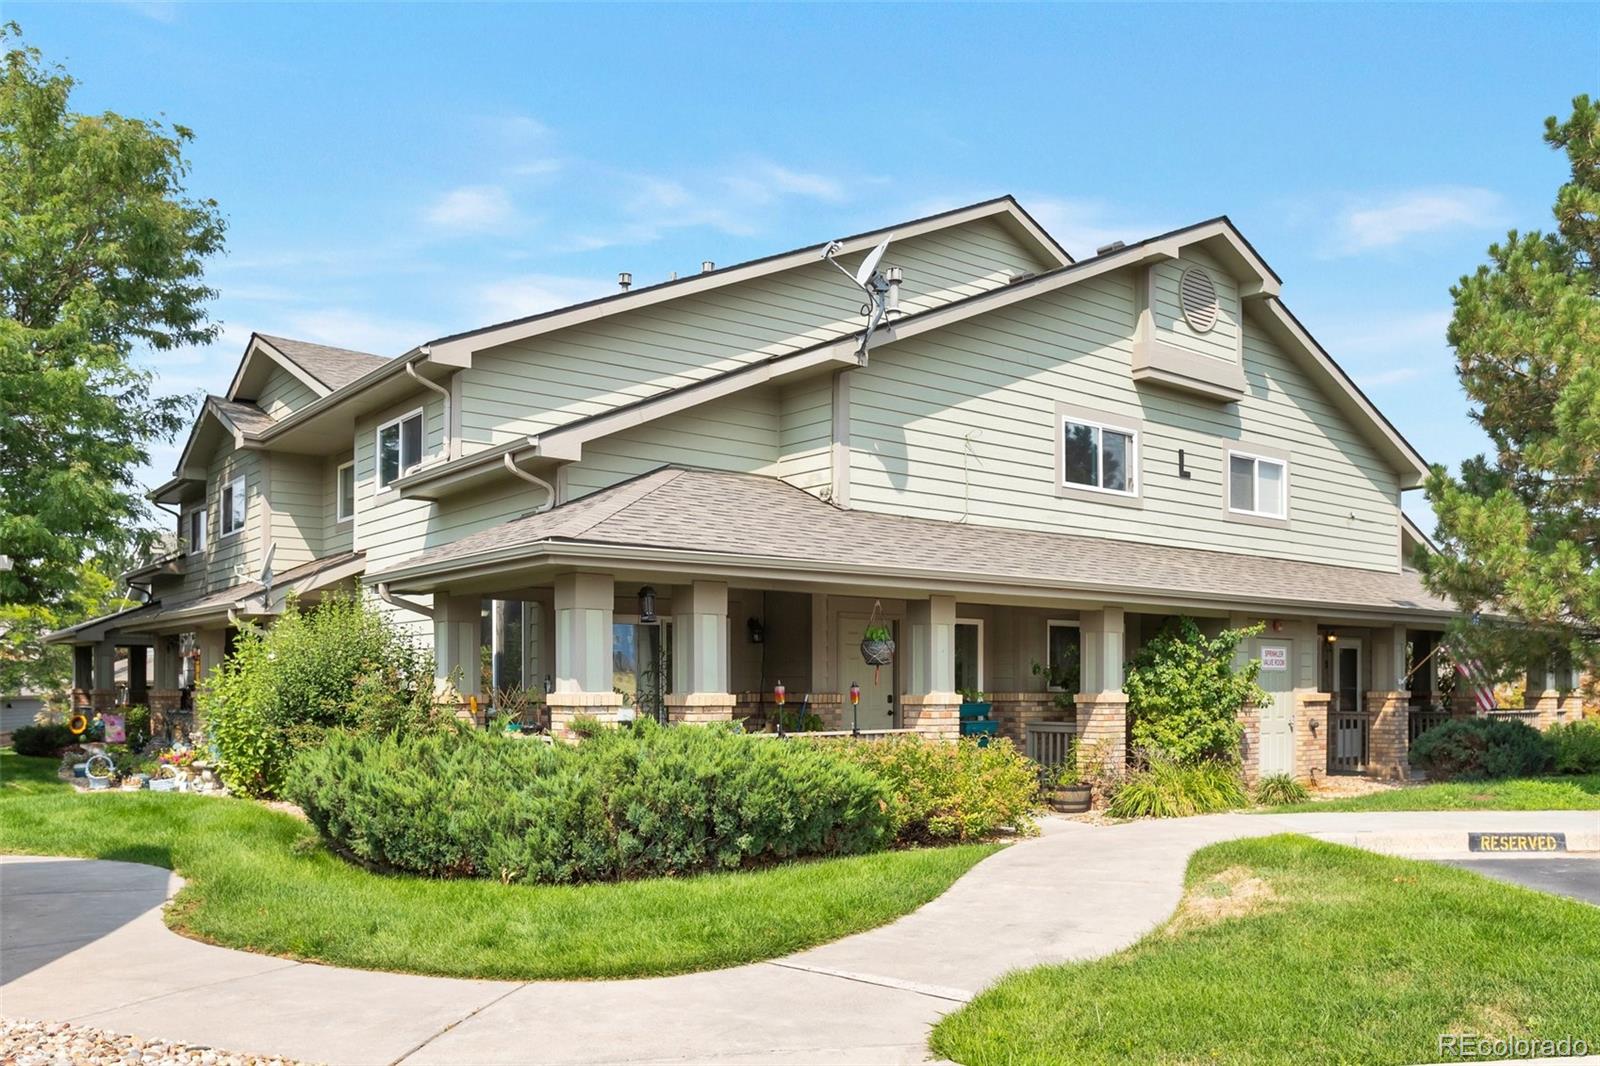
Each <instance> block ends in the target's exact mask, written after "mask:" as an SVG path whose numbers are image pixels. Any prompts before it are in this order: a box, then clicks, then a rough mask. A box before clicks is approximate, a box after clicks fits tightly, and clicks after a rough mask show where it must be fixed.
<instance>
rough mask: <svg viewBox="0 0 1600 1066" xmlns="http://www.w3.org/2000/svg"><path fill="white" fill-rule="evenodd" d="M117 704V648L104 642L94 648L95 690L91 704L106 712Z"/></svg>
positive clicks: (92, 693) (90, 699)
mask: <svg viewBox="0 0 1600 1066" xmlns="http://www.w3.org/2000/svg"><path fill="white" fill-rule="evenodd" d="M116 702H117V646H116V645H115V644H113V643H111V641H109V640H102V641H101V642H100V643H98V644H96V645H95V646H94V688H93V689H92V690H91V691H90V693H89V704H90V706H91V707H93V708H94V709H95V710H97V711H104V710H108V709H110V708H111V706H112V705H113V704H115V703H116Z"/></svg>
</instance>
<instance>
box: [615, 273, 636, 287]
mask: <svg viewBox="0 0 1600 1066" xmlns="http://www.w3.org/2000/svg"><path fill="white" fill-rule="evenodd" d="M617 287H618V288H620V289H621V290H622V291H623V292H627V291H628V290H629V289H631V288H633V275H632V274H630V273H628V272H627V271H626V270H624V271H621V272H619V273H618V274H617Z"/></svg>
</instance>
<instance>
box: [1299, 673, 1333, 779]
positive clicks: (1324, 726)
mask: <svg viewBox="0 0 1600 1066" xmlns="http://www.w3.org/2000/svg"><path fill="white" fill-rule="evenodd" d="M1332 703H1333V696H1332V694H1330V693H1327V692H1305V693H1301V694H1300V695H1299V696H1297V697H1296V698H1295V716H1294V776H1295V780H1297V781H1310V782H1313V783H1315V782H1316V781H1317V780H1318V779H1319V778H1320V777H1322V775H1323V774H1325V773H1327V772H1328V710H1329V708H1330V707H1331V706H1332Z"/></svg>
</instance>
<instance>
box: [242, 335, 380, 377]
mask: <svg viewBox="0 0 1600 1066" xmlns="http://www.w3.org/2000/svg"><path fill="white" fill-rule="evenodd" d="M259 336H260V337H261V339H262V340H264V341H266V342H267V343H268V344H270V345H272V346H273V347H274V348H275V349H277V350H278V351H280V352H282V353H283V354H284V355H285V356H286V357H288V358H289V359H292V360H294V362H295V365H296V366H298V367H300V369H302V370H304V371H305V372H306V373H308V374H310V375H311V376H312V377H314V378H316V379H317V380H318V381H320V382H322V383H323V384H324V385H326V386H328V388H330V389H340V388H343V387H344V386H346V385H348V384H350V383H351V382H352V381H355V380H356V379H358V378H362V377H365V376H366V375H367V374H369V373H371V372H372V371H373V370H376V369H377V368H378V367H380V366H382V365H383V364H384V363H387V362H388V361H389V360H388V358H387V357H386V356H382V355H373V354H371V353H370V352H357V351H353V350H351V349H349V348H330V347H328V346H327V345H326V344H313V343H311V342H310V341H297V340H293V339H291V338H289V337H272V336H268V335H267V334H265V333H262V334H260V335H259Z"/></svg>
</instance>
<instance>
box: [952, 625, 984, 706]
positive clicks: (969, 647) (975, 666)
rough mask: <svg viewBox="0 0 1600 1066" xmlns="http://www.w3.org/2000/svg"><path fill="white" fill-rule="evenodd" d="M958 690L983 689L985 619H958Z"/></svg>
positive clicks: (977, 690)
mask: <svg viewBox="0 0 1600 1066" xmlns="http://www.w3.org/2000/svg"><path fill="white" fill-rule="evenodd" d="M956 691H957V692H982V691H983V619H981V618H957V619H956Z"/></svg>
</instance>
